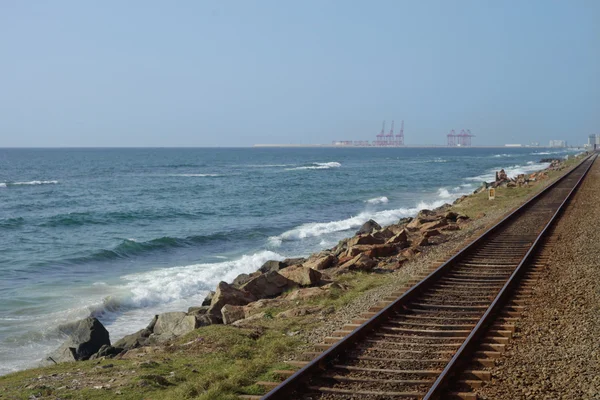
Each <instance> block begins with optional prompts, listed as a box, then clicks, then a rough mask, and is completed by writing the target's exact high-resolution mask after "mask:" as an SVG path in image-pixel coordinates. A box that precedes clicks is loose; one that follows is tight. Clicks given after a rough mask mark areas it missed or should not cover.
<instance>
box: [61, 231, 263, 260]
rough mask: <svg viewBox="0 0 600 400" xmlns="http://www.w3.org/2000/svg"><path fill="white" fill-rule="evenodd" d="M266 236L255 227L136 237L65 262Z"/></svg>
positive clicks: (144, 253)
mask: <svg viewBox="0 0 600 400" xmlns="http://www.w3.org/2000/svg"><path fill="white" fill-rule="evenodd" d="M252 236H256V237H266V235H264V236H263V234H262V233H260V232H257V231H256V229H248V230H237V231H233V232H217V233H213V234H210V235H197V236H188V237H185V238H176V237H169V236H165V237H161V238H157V239H152V240H148V241H137V240H136V239H131V238H130V239H124V240H122V241H121V243H119V244H118V245H117V246H115V247H114V248H112V249H103V250H99V251H96V252H94V253H92V254H91V255H89V256H84V257H77V258H71V259H68V260H66V261H65V263H66V264H81V263H89V262H103V261H111V260H118V259H127V258H131V257H135V256H143V255H146V254H149V253H152V252H156V251H169V250H172V249H176V248H184V247H194V246H199V245H203V244H207V243H223V242H234V243H235V242H239V241H240V240H244V239H248V238H249V237H252Z"/></svg>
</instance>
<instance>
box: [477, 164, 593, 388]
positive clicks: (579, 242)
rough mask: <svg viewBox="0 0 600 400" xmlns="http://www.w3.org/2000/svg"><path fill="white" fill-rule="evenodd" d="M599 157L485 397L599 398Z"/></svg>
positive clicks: (558, 231) (559, 230)
mask: <svg viewBox="0 0 600 400" xmlns="http://www.w3.org/2000/svg"><path fill="white" fill-rule="evenodd" d="M599 226H600V161H596V162H595V164H594V165H593V166H592V168H591V170H590V172H589V174H588V176H587V178H586V179H585V181H584V182H583V184H582V186H581V187H580V189H579V190H578V192H577V193H576V194H575V196H574V198H573V199H572V201H571V202H570V204H569V206H568V207H567V209H566V210H565V212H564V213H563V215H562V218H561V219H560V220H559V222H558V223H557V225H556V227H555V229H554V231H553V238H554V239H555V241H556V242H555V245H554V246H552V247H550V248H547V249H545V250H544V252H543V255H544V256H547V257H548V265H547V267H546V268H545V269H544V272H543V274H542V276H541V278H540V279H539V281H538V282H537V284H536V286H535V288H534V296H533V297H532V299H531V300H530V302H529V304H528V305H527V310H526V312H525V313H524V315H523V316H522V318H521V320H520V321H519V322H518V334H517V335H516V337H515V339H514V340H513V341H512V342H511V343H510V346H509V348H508V350H507V352H506V353H505V354H504V355H503V357H502V358H501V359H500V360H499V361H498V362H497V364H496V367H494V368H493V369H492V370H491V371H492V376H493V379H492V382H491V383H489V384H487V385H486V386H484V387H483V388H482V389H479V390H478V395H479V396H480V398H482V399H489V400H491V399H552V400H555V399H564V400H575V399H577V400H592V399H600V245H599V244H600V229H599Z"/></svg>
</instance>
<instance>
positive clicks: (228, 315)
mask: <svg viewBox="0 0 600 400" xmlns="http://www.w3.org/2000/svg"><path fill="white" fill-rule="evenodd" d="M221 316H222V318H223V323H224V324H225V325H229V324H232V323H234V322H235V321H239V320H240V319H244V318H245V317H246V315H245V312H244V306H232V305H231V304H226V305H225V306H224V307H223V308H221Z"/></svg>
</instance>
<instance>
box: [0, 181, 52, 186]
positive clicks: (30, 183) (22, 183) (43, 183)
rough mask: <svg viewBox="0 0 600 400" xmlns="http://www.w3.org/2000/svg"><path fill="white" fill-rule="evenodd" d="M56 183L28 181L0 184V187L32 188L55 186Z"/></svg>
mask: <svg viewBox="0 0 600 400" xmlns="http://www.w3.org/2000/svg"><path fill="white" fill-rule="evenodd" d="M57 184H58V181H28V182H0V187H11V186H32V185H57Z"/></svg>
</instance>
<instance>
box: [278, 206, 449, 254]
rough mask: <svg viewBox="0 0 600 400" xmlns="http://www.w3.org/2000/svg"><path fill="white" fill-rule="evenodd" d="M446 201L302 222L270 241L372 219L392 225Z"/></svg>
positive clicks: (330, 230) (348, 226)
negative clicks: (327, 219)
mask: <svg viewBox="0 0 600 400" xmlns="http://www.w3.org/2000/svg"><path fill="white" fill-rule="evenodd" d="M445 203H446V200H445V199H440V200H434V201H431V202H426V201H422V202H419V203H418V204H417V206H416V207H414V208H396V209H392V210H383V211H377V212H369V211H364V212H361V213H360V214H358V215H356V216H353V217H350V218H347V219H343V220H339V221H330V222H311V223H307V224H302V225H300V226H298V227H296V228H294V229H291V230H289V231H286V232H284V233H282V234H281V235H279V236H272V237H270V238H269V242H270V244H271V245H272V246H278V245H280V244H281V243H282V242H288V241H295V240H302V239H306V238H310V237H318V236H323V235H327V234H330V233H335V232H343V231H348V230H351V229H356V228H358V227H360V226H361V225H362V224H364V223H365V222H367V221H368V220H370V219H373V220H374V221H377V223H379V224H380V225H382V226H383V225H390V224H393V223H396V222H397V221H398V219H400V218H404V217H412V216H415V215H416V214H417V213H418V212H419V211H420V210H422V209H432V208H436V207H440V206H442V205H443V204H445Z"/></svg>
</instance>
